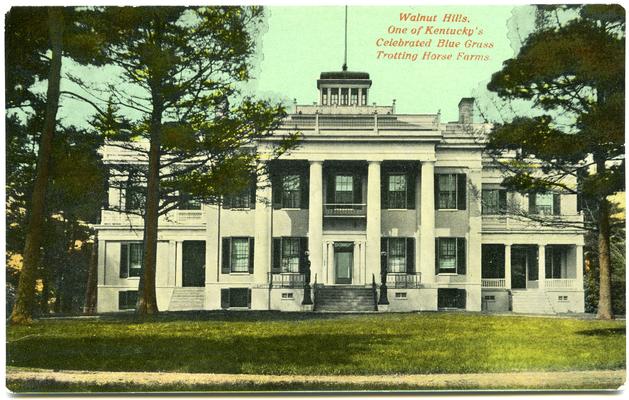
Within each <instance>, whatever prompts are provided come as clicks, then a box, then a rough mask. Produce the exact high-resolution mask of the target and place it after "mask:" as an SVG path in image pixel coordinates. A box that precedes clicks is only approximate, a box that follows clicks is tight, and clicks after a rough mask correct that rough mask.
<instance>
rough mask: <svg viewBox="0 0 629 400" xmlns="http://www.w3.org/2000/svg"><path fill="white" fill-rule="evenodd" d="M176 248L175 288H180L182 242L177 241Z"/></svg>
mask: <svg viewBox="0 0 629 400" xmlns="http://www.w3.org/2000/svg"><path fill="white" fill-rule="evenodd" d="M176 247H177V251H176V254H177V257H176V260H175V287H181V286H183V242H182V241H177V244H176Z"/></svg>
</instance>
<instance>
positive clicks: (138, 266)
mask: <svg viewBox="0 0 629 400" xmlns="http://www.w3.org/2000/svg"><path fill="white" fill-rule="evenodd" d="M143 258H144V246H143V245H142V242H128V243H121V244H120V277H121V278H129V277H139V276H140V272H141V271H142V261H143Z"/></svg>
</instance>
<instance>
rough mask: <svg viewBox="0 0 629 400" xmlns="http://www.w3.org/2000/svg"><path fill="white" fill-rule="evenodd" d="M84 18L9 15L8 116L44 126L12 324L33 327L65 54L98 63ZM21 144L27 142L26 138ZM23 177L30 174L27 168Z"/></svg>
mask: <svg viewBox="0 0 629 400" xmlns="http://www.w3.org/2000/svg"><path fill="white" fill-rule="evenodd" d="M80 16H81V12H80V11H78V10H77V9H74V8H61V7H14V8H12V9H11V10H10V11H9V13H7V15H6V31H5V39H6V43H5V50H6V56H7V57H6V73H5V79H6V83H7V85H6V86H7V90H6V93H5V96H6V100H7V101H6V103H7V108H8V111H12V110H19V111H22V112H26V113H28V112H27V111H25V110H26V109H29V110H30V112H31V113H35V117H34V118H30V120H35V121H36V120H37V119H38V118H41V120H42V121H43V123H42V125H41V135H39V138H38V140H39V141H38V143H37V146H36V147H37V149H36V153H37V162H36V167H35V168H34V179H33V180H32V182H33V183H32V187H31V188H30V189H29V192H30V199H29V200H28V201H27V202H26V205H27V208H26V210H27V213H26V219H27V221H28V222H27V224H26V230H25V232H24V250H23V252H22V255H23V262H22V268H21V270H20V274H19V283H18V289H17V294H16V302H15V306H14V307H13V311H12V314H11V317H10V322H11V323H14V324H19V323H27V322H29V321H30V320H31V317H32V314H33V309H34V300H35V280H36V277H37V269H38V266H39V264H40V261H41V255H42V253H41V250H42V247H43V246H44V230H45V221H46V217H47V210H46V200H47V192H48V185H49V180H50V177H51V166H50V163H51V158H52V153H53V148H54V144H55V133H56V131H57V128H58V127H57V111H58V108H59V98H60V82H61V64H62V57H63V56H64V55H66V56H70V57H72V58H73V59H74V60H75V61H77V62H79V63H92V64H98V46H97V45H96V43H95V42H94V41H93V39H92V38H91V37H90V36H89V35H86V34H85V26H84V25H83V24H81V23H80ZM48 53H49V54H50V56H49V55H48ZM39 79H47V90H46V95H45V97H43V96H41V95H40V94H38V93H37V92H36V91H35V90H33V85H34V84H35V83H36V82H37V81H38V80H39ZM9 114H10V113H9V112H8V113H7V116H8V118H10V119H11V122H12V126H13V127H15V126H16V125H18V124H19V123H17V121H18V119H16V116H15V115H9ZM38 114H39V115H38ZM31 116H32V115H31ZM27 118H28V117H27ZM18 134H19V132H18ZM7 136H9V135H7ZM14 138H15V137H14ZM21 140H22V142H24V143H26V142H27V141H28V139H27V138H26V137H24V138H22V139H21ZM18 141H19V140H18ZM22 172H25V173H28V167H27V168H26V169H25V170H24V171H22ZM10 201H11V199H10V197H9V202H10ZM11 206H15V205H10V207H11Z"/></svg>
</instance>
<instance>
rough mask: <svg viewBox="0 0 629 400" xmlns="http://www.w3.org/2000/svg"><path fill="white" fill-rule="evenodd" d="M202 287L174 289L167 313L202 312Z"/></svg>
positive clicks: (203, 295)
mask: <svg viewBox="0 0 629 400" xmlns="http://www.w3.org/2000/svg"><path fill="white" fill-rule="evenodd" d="M204 302H205V288H204V287H176V288H175V289H174V290H173V294H172V296H171V297H170V304H169V305H168V311H190V310H203V303H204Z"/></svg>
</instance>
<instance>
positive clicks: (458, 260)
mask: <svg viewBox="0 0 629 400" xmlns="http://www.w3.org/2000/svg"><path fill="white" fill-rule="evenodd" d="M435 256H436V257H435V258H436V259H435V273H437V274H459V275H465V273H466V262H467V256H466V245H465V238H451V237H441V238H436V239H435Z"/></svg>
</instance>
